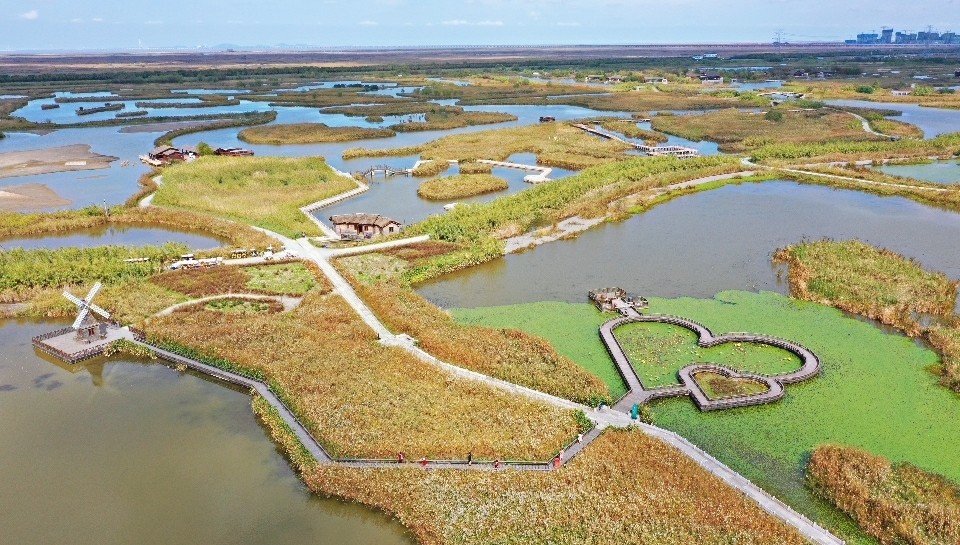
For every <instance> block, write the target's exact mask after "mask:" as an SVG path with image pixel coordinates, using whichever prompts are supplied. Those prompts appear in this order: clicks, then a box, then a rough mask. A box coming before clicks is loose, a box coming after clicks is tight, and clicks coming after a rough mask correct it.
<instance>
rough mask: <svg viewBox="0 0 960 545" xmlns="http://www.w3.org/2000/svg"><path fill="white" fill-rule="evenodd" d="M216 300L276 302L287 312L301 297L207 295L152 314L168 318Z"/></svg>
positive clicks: (257, 294) (247, 294) (255, 294)
mask: <svg viewBox="0 0 960 545" xmlns="http://www.w3.org/2000/svg"><path fill="white" fill-rule="evenodd" d="M217 299H248V300H250V301H276V302H278V303H280V304H281V305H283V311H284V312H289V311H291V310H293V309H295V308H297V306H298V305H300V302H301V301H302V300H303V298H302V297H290V296H288V295H263V294H259V293H223V294H219V295H209V296H207V297H199V298H197V299H190V300H189V301H184V302H182V303H177V304H175V305H170V306H169V307H167V308H165V309H163V310H161V311H160V312H158V313H156V314H154V316H169V315H170V314H173V313H174V312H176V311H178V310H180V309H181V308H184V307H189V306H190V305H196V304H198V303H206V302H207V301H216V300H217Z"/></svg>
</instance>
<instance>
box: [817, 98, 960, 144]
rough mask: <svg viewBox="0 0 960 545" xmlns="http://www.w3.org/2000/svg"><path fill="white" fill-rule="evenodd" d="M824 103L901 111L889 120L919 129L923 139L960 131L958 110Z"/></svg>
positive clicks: (861, 102) (856, 102) (893, 104)
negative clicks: (908, 124) (900, 113)
mask: <svg viewBox="0 0 960 545" xmlns="http://www.w3.org/2000/svg"><path fill="white" fill-rule="evenodd" d="M826 103H827V104H829V105H831V106H849V107H855V108H873V109H881V110H898V111H901V112H903V114H902V115H898V116H893V117H891V118H890V119H893V120H895V121H903V122H904V123H911V124H913V125H916V126H917V127H920V129H921V130H922V131H923V137H924V138H933V137H935V136H939V135H941V134H946V133H951V132H958V131H960V110H948V109H945V108H926V107H923V106H919V105H917V104H902V103H899V102H871V101H869V100H828V101H826Z"/></svg>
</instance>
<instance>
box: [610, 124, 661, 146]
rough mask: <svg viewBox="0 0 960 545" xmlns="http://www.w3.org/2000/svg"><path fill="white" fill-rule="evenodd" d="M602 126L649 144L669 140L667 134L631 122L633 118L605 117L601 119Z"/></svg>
mask: <svg viewBox="0 0 960 545" xmlns="http://www.w3.org/2000/svg"><path fill="white" fill-rule="evenodd" d="M600 126H601V127H603V128H604V129H606V130H608V131H611V132H618V133H620V134H622V135H624V136H626V137H627V138H636V139H639V140H643V143H644V144H646V145H648V146H655V145H657V144H663V143H665V142H666V141H667V140H669V139H668V138H667V136H666V135H665V134H662V133H659V132H656V131H648V130H646V129H641V128H640V127H638V126H637V123H636V122H631V120H624V119H603V120H601V121H600Z"/></svg>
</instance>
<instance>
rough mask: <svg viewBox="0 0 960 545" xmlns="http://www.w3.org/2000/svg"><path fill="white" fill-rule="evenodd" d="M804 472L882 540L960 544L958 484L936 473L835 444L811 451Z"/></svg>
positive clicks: (928, 544)
mask: <svg viewBox="0 0 960 545" xmlns="http://www.w3.org/2000/svg"><path fill="white" fill-rule="evenodd" d="M807 473H808V475H809V477H810V482H811V484H812V485H813V486H814V488H815V489H816V491H817V493H818V494H820V495H821V496H822V497H824V498H825V499H827V500H828V501H830V502H831V503H833V504H835V505H836V506H837V507H839V508H840V509H841V510H843V511H844V512H845V513H847V514H849V515H850V516H851V517H853V518H854V519H855V520H856V521H857V524H859V525H860V527H861V528H863V529H864V530H865V531H866V532H867V533H869V534H870V535H871V536H873V537H875V538H877V539H878V540H879V541H880V543H883V544H885V545H886V544H893V543H910V544H914V545H950V544H953V543H960V486H957V484H956V483H954V482H951V481H949V480H947V479H945V478H944V477H942V476H940V475H936V474H934V473H930V472H927V471H924V470H922V469H920V468H918V467H916V466H914V465H911V464H909V463H897V464H894V463H891V462H890V460H888V459H886V458H883V457H882V456H874V455H872V454H870V453H868V452H865V451H863V450H860V449H855V448H850V447H842V446H838V445H824V446H821V447H818V448H817V449H815V450H814V451H813V454H812V455H811V456H810V464H809V466H808V467H807Z"/></svg>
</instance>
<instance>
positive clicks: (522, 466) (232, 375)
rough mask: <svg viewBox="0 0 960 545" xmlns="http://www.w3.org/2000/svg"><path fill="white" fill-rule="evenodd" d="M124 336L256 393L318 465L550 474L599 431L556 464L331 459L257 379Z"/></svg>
mask: <svg viewBox="0 0 960 545" xmlns="http://www.w3.org/2000/svg"><path fill="white" fill-rule="evenodd" d="M124 331H125V332H126V334H125V335H124V337H125V338H126V339H127V340H129V341H130V342H132V343H135V344H137V345H139V346H142V347H143V348H145V349H147V350H149V351H150V352H152V353H154V354H156V356H157V357H159V358H161V359H163V360H165V361H167V362H169V363H171V364H173V365H179V366H184V367H187V368H189V369H193V370H194V371H197V372H200V373H203V374H204V375H207V376H210V377H213V378H216V379H218V380H221V381H223V382H226V383H228V384H233V385H236V386H240V387H243V388H244V389H246V390H248V391H251V392H256V393H257V395H259V396H260V397H262V398H263V399H264V400H265V401H267V403H269V404H270V405H271V406H272V407H273V408H275V409H276V410H277V413H278V414H279V415H280V418H281V419H282V420H283V422H284V423H285V424H286V425H287V426H288V427H289V428H290V430H291V431H292V432H293V433H294V435H296V437H297V439H298V440H299V441H300V443H301V444H302V445H303V446H304V447H305V448H306V449H307V451H309V452H310V455H311V456H313V458H314V459H315V460H316V461H317V463H320V464H338V465H344V466H348V467H364V468H397V467H410V468H414V467H416V468H424V467H425V468H428V469H471V470H496V469H503V470H505V469H511V470H520V471H550V470H552V469H555V468H556V467H558V466H563V465H565V464H567V463H569V462H570V460H572V459H573V458H575V457H576V456H577V455H579V454H580V453H581V452H582V451H583V449H584V448H585V447H586V446H587V445H589V444H590V443H591V442H593V441H594V440H595V439H596V438H597V437H599V436H600V434H601V433H602V429H601V428H600V427H598V426H595V427H594V428H593V429H591V430H589V431H587V432H586V433H584V434H583V436H582V437H581V439H580V441H573V442H572V443H570V444H568V445H566V446H565V447H564V448H562V449H561V450H560V451H559V452H560V453H562V455H561V456H560V459H559V461H557V460H556V459H551V460H547V461H527V460H501V461H500V464H499V467H494V463H493V462H494V460H474V461H473V462H472V463H471V462H468V461H467V460H466V459H463V460H428V461H427V463H426V464H425V465H424V464H422V463H420V462H419V460H406V462H405V463H401V462H400V461H399V460H397V459H390V460H387V459H374V458H334V457H333V456H331V455H330V453H329V452H328V451H327V449H325V448H324V447H323V445H322V444H320V442H319V441H318V440H317V439H316V438H315V437H314V436H313V434H311V433H310V431H309V430H308V429H307V427H306V426H304V425H303V423H302V422H301V421H300V419H299V418H297V416H296V415H295V414H294V413H293V411H291V410H290V408H289V407H287V405H286V404H285V403H284V402H283V400H282V399H280V397H279V396H277V395H276V394H275V393H274V392H273V390H272V389H271V388H270V386H269V385H267V384H265V383H264V382H262V381H260V380H257V379H255V378H253V377H250V376H247V375H244V374H241V373H237V372H234V371H227V370H225V369H221V368H220V367H216V366H213V365H210V364H207V363H203V362H200V361H197V360H195V359H192V358H188V357H186V356H183V355H180V354H177V353H175V352H171V351H170V350H167V349H164V348H161V347H159V346H157V345H155V344H152V343H150V342H149V341H148V340H147V339H146V337H145V336H144V335H143V334H142V333H140V332H136V331H130V330H128V329H125V330H124Z"/></svg>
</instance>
